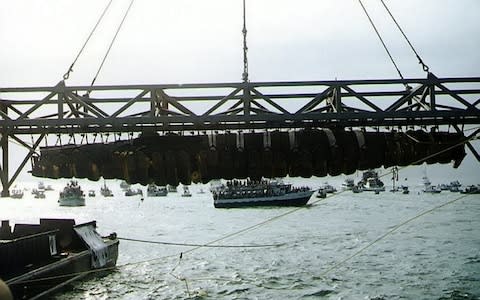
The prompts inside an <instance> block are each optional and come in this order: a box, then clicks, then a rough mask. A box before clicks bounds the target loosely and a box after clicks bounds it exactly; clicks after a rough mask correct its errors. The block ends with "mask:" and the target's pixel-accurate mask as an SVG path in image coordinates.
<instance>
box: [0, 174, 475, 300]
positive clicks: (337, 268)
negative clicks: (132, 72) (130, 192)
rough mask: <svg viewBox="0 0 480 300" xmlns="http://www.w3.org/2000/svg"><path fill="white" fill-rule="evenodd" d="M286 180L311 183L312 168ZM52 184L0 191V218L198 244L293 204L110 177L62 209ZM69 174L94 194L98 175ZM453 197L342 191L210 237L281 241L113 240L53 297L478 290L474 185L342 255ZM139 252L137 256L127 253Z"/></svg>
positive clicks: (411, 295)
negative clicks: (85, 277)
mask: <svg viewBox="0 0 480 300" xmlns="http://www.w3.org/2000/svg"><path fill="white" fill-rule="evenodd" d="M291 182H293V183H296V184H303V185H310V186H312V187H314V188H315V187H318V185H319V180H318V179H317V180H315V179H293V180H291ZM63 183H64V182H59V183H58V186H56V188H57V191H56V192H55V191H53V192H47V199H44V200H37V199H33V197H32V196H31V195H26V197H25V198H24V199H21V200H15V199H9V198H2V199H0V218H1V219H10V220H11V221H12V222H17V223H20V222H38V219H39V218H40V217H72V218H75V219H76V221H77V223H80V222H84V221H90V220H97V224H98V227H99V228H98V229H99V231H100V233H102V234H108V233H110V232H112V231H115V232H117V234H118V236H119V237H124V238H135V239H144V240H154V241H165V242H180V243H208V242H210V241H213V240H216V239H219V238H221V237H224V236H227V235H229V234H231V233H234V232H238V231H240V230H242V229H244V228H247V227H249V226H252V225H255V224H257V223H261V222H263V221H265V220H268V219H271V218H273V217H275V216H277V215H281V214H284V213H287V212H289V211H291V210H292V209H291V208H248V209H215V208H214V207H213V200H212V198H211V194H209V193H208V192H207V193H206V194H197V191H198V190H199V188H200V186H195V185H193V186H192V187H191V191H192V193H193V197H192V198H182V197H180V193H179V194H177V195H175V194H169V196H167V197H158V198H148V197H146V198H145V200H144V201H143V202H141V201H140V198H139V197H123V196H121V197H119V196H118V195H120V190H119V187H118V186H119V182H118V181H110V182H109V185H110V187H111V188H113V189H114V193H115V194H116V195H117V196H116V197H114V198H102V197H100V196H97V197H96V198H87V205H86V206H85V207H75V208H67V207H59V206H58V204H57V198H58V197H57V195H58V189H59V188H60V187H61V186H62V185H63ZM80 183H81V185H82V187H83V189H84V190H85V192H86V191H87V190H88V189H90V188H92V187H95V188H96V189H97V194H98V189H99V188H100V183H93V182H88V181H80ZM204 189H205V190H208V187H207V186H205V187H204ZM179 190H180V189H179ZM459 196H460V194H454V193H450V192H442V193H441V194H438V195H425V194H421V193H420V194H419V193H417V192H416V190H414V191H412V192H411V194H410V195H401V194H393V193H389V192H385V193H381V194H380V195H375V194H373V193H366V192H364V193H361V194H352V193H351V192H345V193H341V194H338V195H335V196H333V197H329V198H327V199H325V200H322V201H320V202H317V203H315V204H313V205H310V206H308V207H306V208H302V209H300V210H298V211H295V212H293V213H291V214H287V215H285V216H283V217H281V218H278V219H275V220H273V221H270V222H267V223H265V224H264V225H263V226H261V227H258V228H256V229H255V230H251V231H248V232H245V233H243V234H241V235H236V236H233V237H231V238H228V239H225V240H222V241H221V242H219V244H223V245H225V244H230V245H252V244H281V245H280V246H276V247H268V248H201V249H196V250H194V251H191V252H189V250H190V249H192V247H179V246H164V245H155V244H144V243H139V242H131V241H121V244H120V253H119V260H118V266H119V267H118V270H117V271H115V272H113V273H111V274H110V275H107V276H106V277H103V278H101V279H98V278H97V279H92V280H89V281H85V282H81V283H78V284H76V285H75V286H74V288H73V289H72V290H71V291H68V292H66V293H64V294H61V295H58V296H57V297H56V299H188V298H190V299H287V298H289V299H319V298H320V299H479V296H480V195H470V196H468V197H466V198H463V199H461V200H459V201H456V202H454V203H452V204H450V205H447V206H444V207H442V208H440V209H438V210H435V211H433V212H431V213H429V214H426V215H423V216H421V217H420V218H418V219H415V220H413V221H412V222H409V223H408V224H406V225H404V226H402V227H400V228H398V229H397V230H395V231H393V232H392V233H391V234H389V235H387V236H386V237H385V238H383V239H381V240H380V241H378V242H376V243H374V244H372V245H371V246H370V247H368V248H366V249H365V250H363V251H362V252H360V253H359V254H358V255H356V256H354V257H352V258H351V259H349V260H346V259H348V258H349V257H351V256H352V255H354V254H355V253H357V252H358V251H360V250H361V249H362V248H364V247H365V246H367V245H369V244H371V243H372V242H373V241H375V240H376V239H377V238H379V237H381V236H382V235H384V234H386V233H387V232H389V231H390V230H392V229H394V228H395V226H396V225H398V224H401V223H402V222H404V221H406V220H409V219H410V218H413V217H414V216H417V215H419V214H420V213H422V212H424V211H427V210H429V209H431V208H433V207H435V206H438V205H440V204H442V203H446V202H448V201H450V200H453V199H456V198H458V197H459ZM316 200H318V199H316V198H312V199H311V201H310V202H312V201H316ZM180 252H184V254H183V258H182V259H181V260H180V259H179V253H180ZM345 260H346V261H345ZM142 261H148V262H143V263H137V262H142ZM343 261H344V263H342V262H343ZM173 269H174V271H173V275H175V276H173V275H172V270H173ZM181 279H183V280H181Z"/></svg>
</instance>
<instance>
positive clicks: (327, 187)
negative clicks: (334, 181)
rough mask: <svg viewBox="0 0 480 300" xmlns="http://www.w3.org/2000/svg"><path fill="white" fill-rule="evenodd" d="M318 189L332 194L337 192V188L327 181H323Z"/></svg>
mask: <svg viewBox="0 0 480 300" xmlns="http://www.w3.org/2000/svg"><path fill="white" fill-rule="evenodd" d="M320 189H322V190H324V191H325V192H326V193H328V194H333V193H335V192H337V189H336V188H335V187H334V186H333V185H330V184H328V182H325V183H324V184H323V185H322V186H321V187H320Z"/></svg>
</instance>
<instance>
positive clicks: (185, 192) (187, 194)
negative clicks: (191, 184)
mask: <svg viewBox="0 0 480 300" xmlns="http://www.w3.org/2000/svg"><path fill="white" fill-rule="evenodd" d="M182 197H192V193H190V189H189V188H188V186H186V185H185V186H183V193H182Z"/></svg>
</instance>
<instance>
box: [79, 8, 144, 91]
mask: <svg viewBox="0 0 480 300" xmlns="http://www.w3.org/2000/svg"><path fill="white" fill-rule="evenodd" d="M134 1H135V0H130V4H129V5H128V8H127V10H126V11H125V14H124V15H123V18H122V21H121V22H120V24H119V25H118V28H117V31H116V32H115V35H114V36H113V38H112V41H111V42H110V45H109V46H108V49H107V52H106V53H105V56H104V57H103V60H102V63H101V64H100V67H99V68H98V70H97V73H96V74H95V77H93V80H92V83H91V84H90V87H93V84H94V83H95V81H96V80H97V77H98V74H100V71H101V70H102V67H103V64H104V63H105V60H107V56H108V54H109V53H110V50H112V46H113V43H114V42H115V40H116V39H117V36H118V33H119V32H120V29H121V28H122V25H123V23H124V22H125V19H126V18H127V16H128V13H129V12H130V9H131V8H132V5H133V2H134ZM90 92H91V90H89V91H87V96H88V95H89V94H90Z"/></svg>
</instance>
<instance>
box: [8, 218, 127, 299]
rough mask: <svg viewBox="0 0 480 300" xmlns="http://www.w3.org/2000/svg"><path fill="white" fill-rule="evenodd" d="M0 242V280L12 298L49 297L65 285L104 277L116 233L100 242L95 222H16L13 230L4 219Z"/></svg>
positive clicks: (114, 254)
mask: <svg viewBox="0 0 480 300" xmlns="http://www.w3.org/2000/svg"><path fill="white" fill-rule="evenodd" d="M0 240H1V243H0V278H2V280H4V281H5V283H6V284H7V286H8V287H9V289H10V291H11V294H12V298H13V299H39V298H42V299H50V298H53V296H54V294H55V293H57V292H58V291H60V290H61V289H62V288H63V287H64V286H66V285H67V284H69V283H71V282H73V281H76V280H80V279H82V278H84V277H85V276H87V275H89V276H96V275H100V274H105V272H107V271H109V270H114V267H115V265H116V263H117V257H118V243H119V241H118V239H117V237H116V234H115V233H112V234H110V235H109V236H108V237H101V236H100V235H99V234H98V233H97V231H96V222H95V221H92V222H88V223H83V224H77V225H76V224H75V220H73V219H40V224H19V223H17V224H15V226H14V228H13V231H12V228H11V226H10V221H8V220H3V221H2V223H1V226H0ZM96 269H101V270H102V272H103V273H102V272H98V271H95V270H96ZM0 298H2V297H1V296H0ZM2 299H3V298H2ZM7 299H8V298H7Z"/></svg>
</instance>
